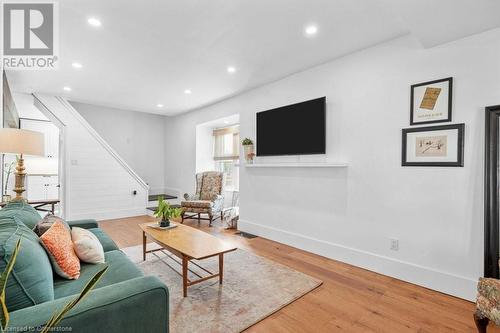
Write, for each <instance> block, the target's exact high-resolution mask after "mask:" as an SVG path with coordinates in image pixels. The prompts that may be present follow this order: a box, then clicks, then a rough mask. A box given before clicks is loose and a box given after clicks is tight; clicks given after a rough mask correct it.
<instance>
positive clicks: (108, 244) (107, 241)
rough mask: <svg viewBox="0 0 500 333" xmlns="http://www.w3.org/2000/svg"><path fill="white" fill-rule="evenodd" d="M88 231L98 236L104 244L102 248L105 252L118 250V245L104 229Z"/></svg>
mask: <svg viewBox="0 0 500 333" xmlns="http://www.w3.org/2000/svg"><path fill="white" fill-rule="evenodd" d="M88 230H89V231H90V232H92V233H93V234H94V235H96V237H97V239H98V240H99V242H101V244H102V248H103V249H104V252H108V251H114V250H118V246H117V245H116V243H115V242H113V240H112V239H111V237H109V236H108V234H106V233H105V232H104V231H103V230H102V229H100V228H91V229H88Z"/></svg>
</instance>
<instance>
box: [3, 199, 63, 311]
mask: <svg viewBox="0 0 500 333" xmlns="http://www.w3.org/2000/svg"><path fill="white" fill-rule="evenodd" d="M39 219H40V215H38V213H37V212H36V211H35V210H34V209H32V208H31V206H29V205H27V204H24V203H22V202H15V203H9V204H8V205H7V206H6V207H5V208H4V209H1V210H0V271H2V272H3V270H4V269H5V266H6V265H7V262H8V260H9V259H10V258H11V256H12V252H13V251H14V248H15V246H16V243H17V241H18V239H21V248H20V250H19V253H18V255H17V260H16V263H15V265H14V268H13V271H12V274H11V275H10V277H9V280H8V283H7V289H6V292H5V293H6V298H7V307H8V309H9V311H15V310H18V309H22V308H25V307H28V306H32V305H35V304H40V303H43V302H47V301H51V300H53V299H54V287H53V283H54V282H53V273H52V267H51V266H50V262H49V259H48V257H47V254H46V253H45V250H44V249H43V247H42V246H41V245H40V243H39V240H38V236H37V235H36V234H35V233H34V232H33V231H32V230H30V228H28V227H27V225H33V226H34V225H35V224H36V221H38V220H39ZM25 224H26V225H25Z"/></svg>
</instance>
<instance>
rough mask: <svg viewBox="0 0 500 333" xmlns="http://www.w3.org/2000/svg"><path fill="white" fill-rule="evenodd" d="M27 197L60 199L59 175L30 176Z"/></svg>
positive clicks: (32, 199) (31, 198)
mask: <svg viewBox="0 0 500 333" xmlns="http://www.w3.org/2000/svg"><path fill="white" fill-rule="evenodd" d="M27 197H28V200H29V201H36V200H51V199H59V177H58V176H28V177H27Z"/></svg>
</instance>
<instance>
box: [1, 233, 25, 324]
mask: <svg viewBox="0 0 500 333" xmlns="http://www.w3.org/2000/svg"><path fill="white" fill-rule="evenodd" d="M20 247H21V238H19V239H18V240H17V243H16V247H15V248H14V251H13V252H12V256H11V257H10V259H9V262H8V263H7V266H6V267H5V269H4V271H3V272H2V274H1V275H0V289H1V293H0V303H1V305H2V312H1V313H0V325H1V329H2V332H3V331H5V330H6V329H7V325H8V324H9V318H10V317H9V311H8V309H7V304H6V300H5V288H6V287H7V281H8V279H9V275H10V273H11V272H12V269H13V268H14V264H15V263H16V258H17V254H18V253H19V249H20Z"/></svg>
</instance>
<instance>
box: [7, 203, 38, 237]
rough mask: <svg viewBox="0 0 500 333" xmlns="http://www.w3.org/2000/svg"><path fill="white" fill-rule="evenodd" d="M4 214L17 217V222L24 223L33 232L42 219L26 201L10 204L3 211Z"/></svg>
mask: <svg viewBox="0 0 500 333" xmlns="http://www.w3.org/2000/svg"><path fill="white" fill-rule="evenodd" d="M2 213H4V214H9V216H14V215H15V217H16V219H17V221H18V222H19V221H20V222H22V223H24V224H25V225H26V226H27V227H28V228H30V229H31V230H33V229H34V228H35V225H36V224H37V223H38V222H39V221H40V220H41V219H42V217H41V216H40V214H39V213H38V212H37V211H36V210H35V208H33V207H32V206H31V205H28V204H27V203H26V202H24V201H13V202H9V204H8V205H6V206H5V207H4V208H3V209H2Z"/></svg>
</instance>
